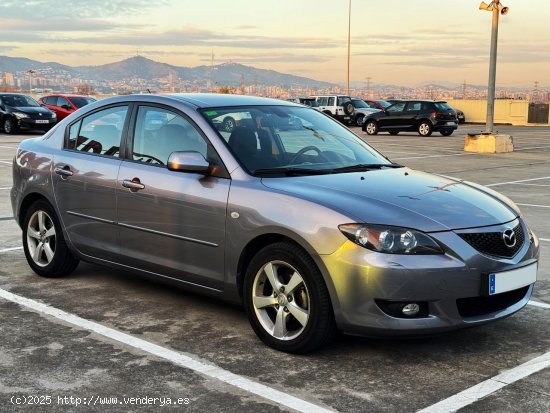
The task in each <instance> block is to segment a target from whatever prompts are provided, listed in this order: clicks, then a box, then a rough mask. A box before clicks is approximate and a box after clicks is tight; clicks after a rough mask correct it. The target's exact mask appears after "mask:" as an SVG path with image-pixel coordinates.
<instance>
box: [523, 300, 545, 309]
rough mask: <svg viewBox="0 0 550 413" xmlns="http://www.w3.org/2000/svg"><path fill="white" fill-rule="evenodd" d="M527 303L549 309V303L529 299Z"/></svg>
mask: <svg viewBox="0 0 550 413" xmlns="http://www.w3.org/2000/svg"><path fill="white" fill-rule="evenodd" d="M527 304H529V305H532V306H533V307H539V308H545V309H547V310H550V304H546V303H539V302H538V301H529V302H528V303H527Z"/></svg>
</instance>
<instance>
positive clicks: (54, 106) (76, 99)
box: [38, 94, 96, 121]
mask: <svg viewBox="0 0 550 413" xmlns="http://www.w3.org/2000/svg"><path fill="white" fill-rule="evenodd" d="M95 101H96V99H94V98H93V97H90V96H84V95H64V94H52V95H46V96H42V97H41V98H40V99H38V103H40V104H41V105H43V106H46V107H47V108H48V109H50V110H51V111H53V112H55V114H56V115H57V121H60V120H61V119H63V118H66V117H67V116H69V115H70V114H71V113H73V112H74V111H75V110H77V109H79V108H81V107H83V106H86V105H87V104H89V103H92V102H95Z"/></svg>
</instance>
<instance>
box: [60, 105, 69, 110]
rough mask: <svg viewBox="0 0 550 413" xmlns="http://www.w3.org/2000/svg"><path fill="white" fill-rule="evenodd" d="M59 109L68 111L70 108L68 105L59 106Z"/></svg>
mask: <svg viewBox="0 0 550 413" xmlns="http://www.w3.org/2000/svg"><path fill="white" fill-rule="evenodd" d="M61 109H65V110H70V109H71V107H70V106H69V105H61Z"/></svg>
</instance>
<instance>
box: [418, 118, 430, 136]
mask: <svg viewBox="0 0 550 413" xmlns="http://www.w3.org/2000/svg"><path fill="white" fill-rule="evenodd" d="M432 132H433V126H432V124H431V123H430V122H427V121H422V122H420V124H419V125H418V134H419V135H420V136H430V135H431V134H432Z"/></svg>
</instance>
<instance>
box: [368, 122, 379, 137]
mask: <svg viewBox="0 0 550 413" xmlns="http://www.w3.org/2000/svg"><path fill="white" fill-rule="evenodd" d="M365 131H366V132H367V134H369V135H376V134H377V133H378V125H377V124H376V122H374V121H372V120H368V121H367V124H366V125H365Z"/></svg>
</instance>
